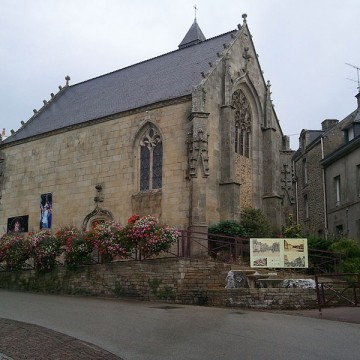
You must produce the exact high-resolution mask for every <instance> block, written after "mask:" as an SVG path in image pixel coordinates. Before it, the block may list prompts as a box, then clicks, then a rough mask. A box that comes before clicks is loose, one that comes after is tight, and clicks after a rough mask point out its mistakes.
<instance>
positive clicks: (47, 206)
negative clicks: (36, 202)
mask: <svg viewBox="0 0 360 360" xmlns="http://www.w3.org/2000/svg"><path fill="white" fill-rule="evenodd" d="M51 223H52V194H50V193H48V194H42V195H41V197H40V229H51Z"/></svg>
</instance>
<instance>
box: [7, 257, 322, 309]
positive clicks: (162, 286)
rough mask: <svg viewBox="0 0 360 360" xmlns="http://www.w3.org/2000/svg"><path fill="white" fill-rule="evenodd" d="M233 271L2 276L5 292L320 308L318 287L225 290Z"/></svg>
mask: <svg viewBox="0 0 360 360" xmlns="http://www.w3.org/2000/svg"><path fill="white" fill-rule="evenodd" d="M230 269H231V265H229V264H219V263H215V262H213V261H204V260H194V259H179V258H176V259H174V258H171V259H169V258H167V259H156V260H146V261H128V262H115V263H111V264H100V265H90V266H83V267H81V268H79V269H78V270H76V271H69V270H66V269H65V268H59V269H57V270H55V271H53V272H51V273H48V274H37V273H36V272H35V271H34V270H26V271H21V272H0V288H3V289H14V290H21V291H33V292H43V293H53V294H74V295H94V296H108V297H119V298H135V299H139V300H151V301H157V300H159V301H169V302H173V303H178V304H197V305H211V306H230V307H247V308H261V309H299V308H315V307H316V306H317V303H316V291H315V290H314V289H284V288H268V289H264V288H262V289H253V288H241V289H225V279H226V275H227V273H228V271H229V270H230Z"/></svg>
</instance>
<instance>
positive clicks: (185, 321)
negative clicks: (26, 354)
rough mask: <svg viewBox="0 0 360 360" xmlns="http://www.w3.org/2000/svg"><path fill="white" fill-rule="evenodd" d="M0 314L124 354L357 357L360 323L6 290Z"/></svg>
mask: <svg viewBox="0 0 360 360" xmlns="http://www.w3.org/2000/svg"><path fill="white" fill-rule="evenodd" d="M0 318H4V319H12V320H17V321H21V322H25V323H29V324H36V325H40V326H42V327H45V328H47V329H51V330H54V331H56V332H59V333H62V334H66V335H67V336H71V337H74V338H76V339H79V340H81V341H85V342H88V343H91V344H94V345H95V346H98V347H100V348H102V349H104V350H106V351H109V352H111V353H113V354H115V355H117V356H118V357H121V358H123V359H124V360H143V359H144V360H162V359H166V360H173V359H174V360H176V359H181V360H184V359H186V360H192V359H194V360H195V359H196V360H202V359H206V360H212V359H214V360H215V359H216V360H218V359H227V360H228V359H230V360H232V359H241V360H247V359H251V360H253V359H266V360H272V359H274V360H275V359H276V360H282V359H292V360H298V359H304V360H305V359H306V360H312V359H326V360H332V359H341V360H346V359H349V360H350V359H351V360H353V359H356V358H359V340H360V325H359V324H351V323H345V322H337V321H328V320H322V319H316V318H309V317H304V316H292V315H284V314H279V313H269V312H257V311H248V310H242V309H241V310H240V309H230V308H213V307H199V306H184V305H174V304H164V303H150V302H137V301H123V300H116V299H100V298H89V297H72V296H53V295H39V294H29V293H21V292H10V291H5V290H0ZM0 352H3V353H5V354H6V349H5V351H4V349H0ZM105 358H106V357H105Z"/></svg>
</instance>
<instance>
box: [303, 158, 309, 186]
mask: <svg viewBox="0 0 360 360" xmlns="http://www.w3.org/2000/svg"><path fill="white" fill-rule="evenodd" d="M303 165H304V185H307V184H308V182H309V177H308V174H309V172H308V163H307V160H306V159H304V160H303Z"/></svg>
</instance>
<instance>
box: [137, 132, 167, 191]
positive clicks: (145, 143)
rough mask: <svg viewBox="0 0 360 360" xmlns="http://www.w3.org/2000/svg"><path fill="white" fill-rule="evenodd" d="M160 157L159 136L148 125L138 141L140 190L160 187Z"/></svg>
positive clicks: (161, 150)
mask: <svg viewBox="0 0 360 360" xmlns="http://www.w3.org/2000/svg"><path fill="white" fill-rule="evenodd" d="M162 157H163V148H162V142H161V137H160V135H159V133H158V132H157V131H156V130H155V129H154V128H153V127H152V126H149V127H148V129H147V130H146V131H145V133H144V134H143V136H142V138H141V141H140V191H146V190H151V189H161V187H162Z"/></svg>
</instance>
